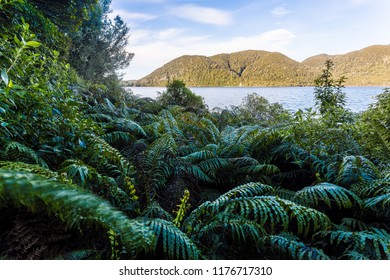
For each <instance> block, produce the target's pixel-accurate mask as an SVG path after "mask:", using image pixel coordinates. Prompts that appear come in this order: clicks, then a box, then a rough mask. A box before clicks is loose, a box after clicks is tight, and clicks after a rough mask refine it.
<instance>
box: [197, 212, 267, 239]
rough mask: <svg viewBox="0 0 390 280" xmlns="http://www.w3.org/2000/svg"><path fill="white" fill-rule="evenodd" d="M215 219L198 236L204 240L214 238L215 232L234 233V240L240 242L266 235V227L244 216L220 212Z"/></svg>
mask: <svg viewBox="0 0 390 280" xmlns="http://www.w3.org/2000/svg"><path fill="white" fill-rule="evenodd" d="M214 219H215V220H214V221H213V222H211V223H209V224H207V225H205V226H204V227H202V228H201V229H200V231H199V232H198V233H197V235H196V238H197V239H199V240H203V239H205V238H208V239H210V238H213V237H214V235H215V234H225V235H232V237H233V240H235V241H236V242H238V243H241V242H242V243H248V242H251V241H252V242H257V240H259V239H260V238H261V237H262V236H264V235H266V231H265V230H264V228H263V227H262V226H261V225H260V224H258V223H256V222H254V221H249V220H247V219H242V218H239V217H238V218H237V217H236V218H231V217H229V216H227V215H224V214H220V215H217V216H216V217H214Z"/></svg>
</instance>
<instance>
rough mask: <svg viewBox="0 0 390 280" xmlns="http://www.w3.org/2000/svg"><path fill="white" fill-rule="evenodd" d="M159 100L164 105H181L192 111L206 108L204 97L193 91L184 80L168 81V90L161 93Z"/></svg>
mask: <svg viewBox="0 0 390 280" xmlns="http://www.w3.org/2000/svg"><path fill="white" fill-rule="evenodd" d="M157 101H158V102H159V103H160V104H161V105H162V106H172V105H179V106H182V107H184V108H186V110H187V111H192V112H199V111H202V110H205V109H206V105H205V104H204V101H203V98H202V97H201V96H199V95H196V94H195V93H193V92H192V91H191V90H190V89H189V88H187V87H186V85H185V83H184V82H182V81H179V80H173V81H172V82H168V84H167V90H166V91H163V92H160V93H159V96H158V98H157Z"/></svg>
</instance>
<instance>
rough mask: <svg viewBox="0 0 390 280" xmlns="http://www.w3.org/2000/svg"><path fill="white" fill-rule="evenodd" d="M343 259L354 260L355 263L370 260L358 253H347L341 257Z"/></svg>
mask: <svg viewBox="0 0 390 280" xmlns="http://www.w3.org/2000/svg"><path fill="white" fill-rule="evenodd" d="M341 259H347V260H354V261H363V260H369V258H368V257H367V256H366V255H364V254H362V253H360V252H357V251H346V252H345V253H344V254H343V255H341Z"/></svg>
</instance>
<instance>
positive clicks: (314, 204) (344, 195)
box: [294, 183, 360, 209]
mask: <svg viewBox="0 0 390 280" xmlns="http://www.w3.org/2000/svg"><path fill="white" fill-rule="evenodd" d="M294 200H295V201H297V202H299V203H300V204H302V205H305V206H308V207H311V208H321V207H323V206H324V205H326V206H327V207H328V209H332V208H333V207H335V206H337V207H338V208H339V209H349V208H352V207H353V206H354V205H356V204H360V199H359V197H358V196H357V195H356V194H354V193H353V192H351V191H349V190H347V189H345V188H343V187H340V186H337V185H334V184H330V183H321V184H318V185H315V186H310V187H305V188H303V189H302V190H300V191H298V192H296V194H295V197H294Z"/></svg>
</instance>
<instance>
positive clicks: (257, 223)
mask: <svg viewBox="0 0 390 280" xmlns="http://www.w3.org/2000/svg"><path fill="white" fill-rule="evenodd" d="M33 2H34V1H33ZM38 2H39V1H38ZM76 2H77V1H76ZM87 2H88V3H90V2H93V1H87ZM26 5H27V2H25V1H4V0H1V1H0V10H1V12H0V14H1V20H2V22H6V20H9V19H12V21H7V22H9V24H7V25H5V24H4V25H3V24H2V25H1V37H2V38H1V39H2V40H1V43H0V52H1V53H0V63H1V64H0V70H1V80H0V84H1V86H0V224H1V227H0V258H2V259H389V258H390V252H389V245H390V220H389V218H390V163H389V157H390V132H389V126H390V92H389V90H388V89H385V90H384V91H383V93H382V94H380V95H379V96H378V98H377V102H376V103H375V104H374V105H372V106H371V108H369V109H368V110H367V111H365V112H362V113H360V114H353V113H351V112H348V111H347V110H345V109H344V108H343V102H344V100H343V95H342V85H341V83H342V80H339V81H336V82H333V80H332V79H331V73H330V70H331V65H328V66H329V67H327V68H326V69H325V70H324V72H323V75H322V76H321V77H320V78H319V79H318V80H317V82H316V83H317V88H316V92H315V93H316V96H318V97H317V100H318V104H317V105H318V106H317V108H318V110H316V109H310V110H306V111H298V112H296V113H291V112H287V111H286V110H284V109H283V108H282V107H281V106H280V105H278V104H269V103H268V101H266V100H265V99H263V98H261V97H259V96H257V95H255V94H252V95H249V96H248V97H247V98H246V99H245V100H244V102H243V105H242V106H239V107H233V108H229V109H227V108H225V109H214V110H211V111H209V110H208V109H207V108H206V107H205V105H204V104H203V102H202V100H201V99H200V98H199V97H197V96H195V95H194V94H193V93H191V92H190V91H189V90H188V89H187V88H185V85H184V84H183V83H181V82H178V81H173V82H172V83H170V84H169V85H168V88H167V91H165V92H164V93H161V96H160V98H158V99H157V100H152V99H148V98H139V97H136V96H133V95H132V94H130V93H126V92H125V91H123V90H122V89H121V88H120V87H119V86H118V85H117V84H115V77H114V78H112V79H106V80H105V84H103V85H96V84H95V83H91V81H89V80H83V79H82V78H80V76H81V75H80V73H78V72H76V71H75V70H74V67H72V66H71V65H69V64H68V62H69V60H68V59H67V58H66V54H65V53H64V52H66V50H67V48H70V49H71V43H69V47H64V48H63V49H60V50H54V48H53V47H54V46H55V45H56V44H51V43H53V42H54V41H55V40H63V41H62V42H67V41H68V42H71V38H67V37H66V36H65V35H64V33H61V32H55V31H56V30H57V28H60V27H58V26H56V25H55V24H54V23H53V21H51V20H49V19H47V18H46V17H45V16H44V15H43V14H42V13H40V12H39V10H35V12H34V13H35V15H36V16H38V15H39V16H40V17H39V18H38V19H39V20H38V19H37V17H35V18H34V20H32V18H33V17H31V15H30V16H29V15H28V14H26V10H28V11H30V12H31V11H33V10H34V9H33V8H32V7H31V9H28V8H26V7H28V6H26ZM15 11H17V12H18V13H20V14H19V15H24V16H25V18H26V19H21V18H22V17H12V15H14V14H15ZM31 13H32V12H31ZM28 18H30V21H33V22H28V21H27V19H28ZM77 24H80V23H77ZM77 24H75V28H79V25H77ZM37 26H38V27H39V28H38V27H37ZM40 28H41V29H43V30H51V31H52V33H50V36H52V37H50V36H48V37H47V38H45V37H44V36H43V33H39V30H41V29H40ZM34 32H35V33H37V34H35V35H34ZM46 34H49V33H47V32H46ZM55 34H60V35H55ZM61 34H62V35H61ZM39 37H40V38H39Z"/></svg>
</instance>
